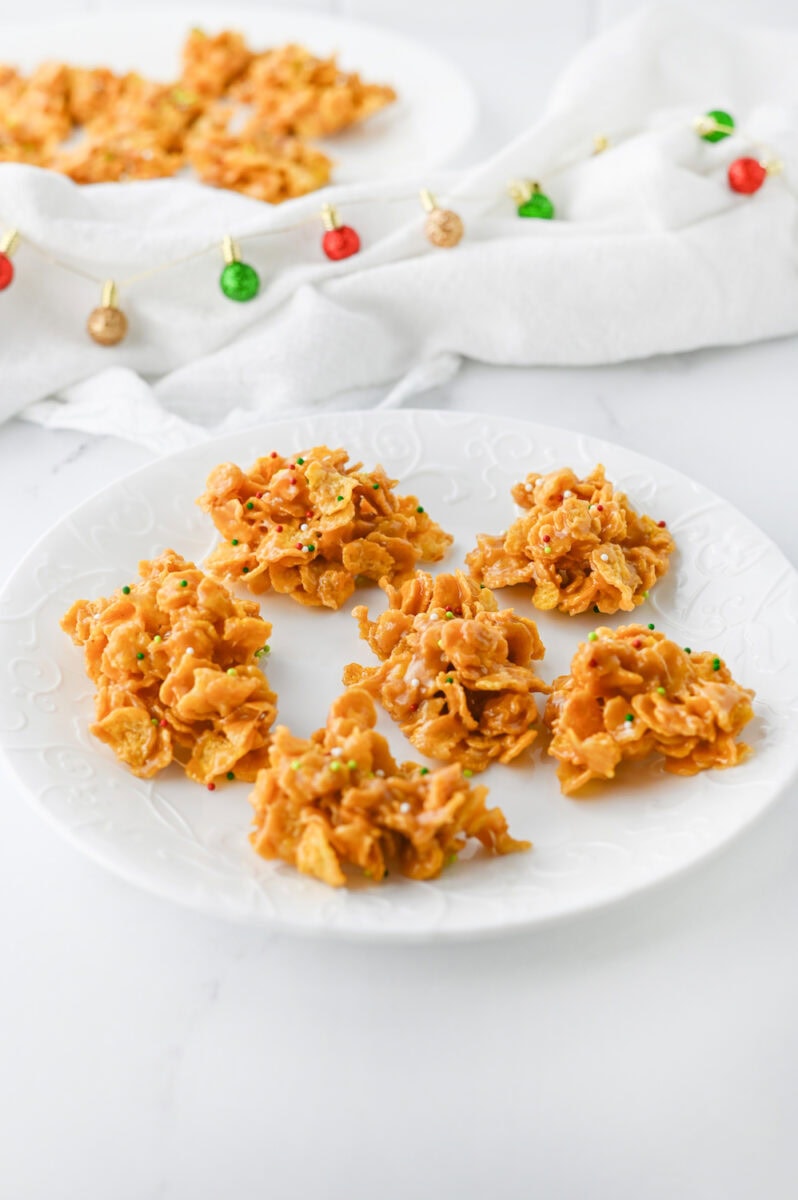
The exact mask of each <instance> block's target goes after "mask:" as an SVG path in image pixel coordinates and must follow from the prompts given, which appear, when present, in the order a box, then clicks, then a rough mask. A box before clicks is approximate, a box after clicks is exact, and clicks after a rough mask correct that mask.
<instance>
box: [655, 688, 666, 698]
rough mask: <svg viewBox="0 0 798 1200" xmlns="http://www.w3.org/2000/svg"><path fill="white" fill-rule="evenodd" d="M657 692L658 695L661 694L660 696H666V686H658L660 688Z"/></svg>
mask: <svg viewBox="0 0 798 1200" xmlns="http://www.w3.org/2000/svg"><path fill="white" fill-rule="evenodd" d="M657 693H658V695H660V696H664V695H665V688H664V687H658V688H657Z"/></svg>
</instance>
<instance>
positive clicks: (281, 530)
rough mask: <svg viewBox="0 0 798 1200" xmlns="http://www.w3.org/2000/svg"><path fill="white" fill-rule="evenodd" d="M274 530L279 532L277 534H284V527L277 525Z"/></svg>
mask: <svg viewBox="0 0 798 1200" xmlns="http://www.w3.org/2000/svg"><path fill="white" fill-rule="evenodd" d="M274 528H275V529H276V530H277V532H278V533H282V532H283V527H282V525H275V527H274Z"/></svg>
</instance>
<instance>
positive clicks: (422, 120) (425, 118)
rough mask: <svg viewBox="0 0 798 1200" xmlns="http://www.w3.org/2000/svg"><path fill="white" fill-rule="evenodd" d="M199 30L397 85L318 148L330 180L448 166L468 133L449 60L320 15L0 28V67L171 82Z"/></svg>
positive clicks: (246, 11) (239, 13) (251, 11)
mask: <svg viewBox="0 0 798 1200" xmlns="http://www.w3.org/2000/svg"><path fill="white" fill-rule="evenodd" d="M195 25H196V26H200V27H201V28H203V29H206V30H207V31H208V32H217V31H218V30H220V29H238V30H240V31H241V32H242V33H243V34H244V35H245V36H246V37H247V39H248V41H249V42H250V45H251V46H252V47H253V48H254V49H256V50H261V49H266V48H267V47H268V46H279V45H284V44H285V43H287V42H300V43H301V44H302V45H304V46H307V47H308V49H310V50H312V51H313V53H315V54H318V55H321V56H323V55H327V54H331V53H334V52H337V53H338V55H339V62H340V65H341V67H342V68H343V69H344V70H347V71H358V72H359V73H360V74H361V76H362V77H363V78H364V79H365V80H366V81H368V82H371V83H389V84H391V85H392V86H393V87H394V88H395V89H396V91H397V92H398V96H399V98H398V100H397V102H396V103H395V104H392V105H390V106H389V107H388V108H387V109H385V111H384V112H381V113H379V114H377V115H376V116H375V117H374V118H373V119H372V120H370V121H365V122H364V123H363V124H362V125H359V126H356V127H355V128H353V129H351V130H349V131H348V132H345V133H343V134H341V135H340V136H338V137H335V138H331V139H330V140H329V141H326V142H320V143H319V145H321V146H322V148H323V149H324V150H325V151H326V152H327V153H328V154H329V155H330V157H331V158H332V159H333V160H334V161H335V168H334V172H333V182H334V183H353V182H358V181H362V180H373V179H376V178H380V179H384V178H386V177H391V176H396V175H404V174H412V173H418V172H423V171H427V170H432V169H433V168H435V167H440V166H442V165H443V164H444V163H446V162H449V161H451V160H452V159H453V158H454V157H455V156H456V155H457V154H458V153H459V152H460V150H461V149H462V148H463V146H464V145H465V143H466V142H467V141H468V139H469V138H470V137H471V135H472V133H473V131H474V127H475V125H476V117H477V102H476V97H475V94H474V91H473V89H472V87H471V85H470V84H469V83H468V81H467V80H466V79H465V77H464V76H463V75H462V74H461V73H460V71H458V70H457V68H456V67H454V66H453V65H452V64H451V63H450V62H448V61H447V60H446V59H445V58H443V57H442V56H441V55H439V54H437V53H436V52H435V51H434V50H431V49H429V48H428V47H427V46H424V45H422V44H421V43H419V42H415V41H413V40H412V39H410V38H407V37H404V36H403V35H401V34H398V33H395V32H393V30H390V29H381V28H377V27H376V26H371V25H361V24H360V23H359V22H357V21H348V20H344V19H342V18H337V17H327V16H323V15H321V14H319V13H312V12H297V11H288V10H285V9H270V8H264V9H259V8H256V7H254V6H253V7H251V8H236V7H232V8H228V7H226V6H220V7H215V8H207V9H203V8H200V9H195V8H191V9H184V10H180V9H178V10H176V11H175V10H171V11H169V12H160V13H157V12H154V11H151V10H149V9H148V10H147V12H146V13H144V12H137V13H135V14H134V13H130V12H127V13H119V14H117V13H112V12H108V13H96V14H93V15H85V14H83V15H75V16H74V17H71V18H69V19H68V20H60V21H49V20H48V21H42V22H41V23H39V24H36V25H34V26H21V25H20V26H17V25H13V24H12V25H6V26H4V28H3V44H2V49H1V50H0V61H2V62H4V63H12V64H16V65H17V66H19V67H21V68H22V69H24V70H31V69H32V68H33V67H35V66H36V65H37V64H39V63H41V62H43V61H44V60H45V59H58V60H59V61H63V62H69V63H75V64H78V65H82V66H87V67H91V66H98V65H102V66H107V67H110V68H111V69H113V70H116V71H131V70H136V71H139V72H140V73H141V74H144V75H147V76H149V77H150V78H153V79H162V80H166V81H168V80H170V79H175V78H176V77H177V75H178V72H179V62H180V47H181V45H182V43H183V40H184V38H185V36H186V34H187V32H188V31H189V29H191V28H192V26H195Z"/></svg>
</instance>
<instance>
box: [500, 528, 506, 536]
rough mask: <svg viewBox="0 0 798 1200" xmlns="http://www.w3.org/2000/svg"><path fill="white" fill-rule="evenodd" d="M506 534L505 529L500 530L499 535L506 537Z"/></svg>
mask: <svg viewBox="0 0 798 1200" xmlns="http://www.w3.org/2000/svg"><path fill="white" fill-rule="evenodd" d="M506 536H507V530H506V529H502V530H500V532H499V537H506Z"/></svg>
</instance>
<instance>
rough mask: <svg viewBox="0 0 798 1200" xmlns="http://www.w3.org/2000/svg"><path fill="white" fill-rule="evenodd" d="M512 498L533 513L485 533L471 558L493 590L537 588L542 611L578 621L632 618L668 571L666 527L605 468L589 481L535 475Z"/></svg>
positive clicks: (566, 472)
mask: <svg viewBox="0 0 798 1200" xmlns="http://www.w3.org/2000/svg"><path fill="white" fill-rule="evenodd" d="M512 495H513V498H514V500H515V502H516V504H518V505H520V507H521V508H524V509H526V510H527V511H526V512H525V513H524V514H523V515H522V516H520V517H519V518H518V519H517V520H516V521H514V522H513V524H512V525H511V526H510V528H509V529H508V530H506V532H505V533H503V534H500V535H498V536H494V535H492V534H486V533H481V534H479V535H478V536H477V548H476V550H473V551H472V552H471V553H470V554H469V555H468V557H467V558H466V562H467V564H468V567H469V569H470V570H471V573H472V574H473V576H474V578H475V579H478V580H481V581H482V582H484V583H485V584H487V586H488V587H491V588H503V587H510V586H512V585H513V584H517V583H528V584H531V585H532V587H533V589H534V590H533V592H532V602H533V604H534V605H535V607H536V608H539V609H543V610H547V609H554V608H556V609H559V610H560V612H564V613H568V614H570V615H571V616H573V615H575V614H576V613H583V612H587V611H588V610H589V609H595V611H597V612H601V613H615V612H618V611H621V612H631V611H632V610H633V609H634V608H635V607H636V606H637V605H639V604H642V603H643V601H644V600H645V598H646V596H647V595H648V591H649V588H651V587H653V585H654V584H655V583H656V581H657V580H658V579H660V578H661V576H663V575H664V574H665V572H666V571H667V569H668V566H669V557H670V555H671V554H672V553H673V549H674V543H673V538H672V537H671V535H670V534H669V533H668V530H667V529H666V528H665V522H664V521H654V520H653V519H652V518H651V517H647V516H640V515H638V514H637V513H636V512H635V510H634V509H633V508H632V507H631V505H630V504H629V502H628V500H627V498H626V496H625V495H624V493H623V492H618V491H615V489H614V488H613V486H612V484H611V483H609V482H608V481H607V480H606V479H605V478H604V468H603V467H602V466H601V465H599V466H597V467H596V469H595V471H593V472H592V473H591V474H590V475H588V476H586V478H585V479H579V478H577V476H576V475H575V474H574V472H573V471H572V470H570V469H569V468H564V469H562V470H558V471H551V472H550V473H549V474H548V475H538V474H534V473H532V474H529V475H527V477H526V479H525V480H524V482H523V483H518V484H516V485H515V487H514V488H513V489H512Z"/></svg>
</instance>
